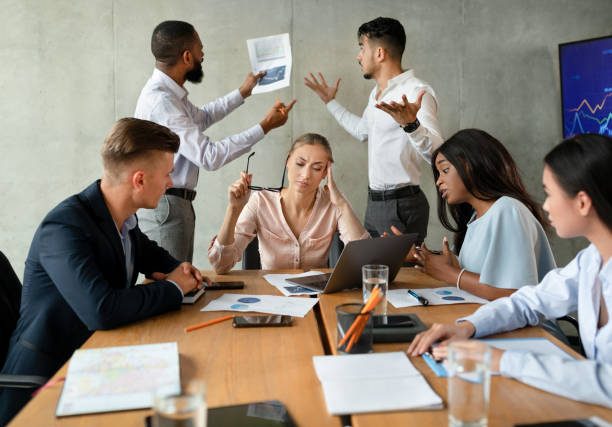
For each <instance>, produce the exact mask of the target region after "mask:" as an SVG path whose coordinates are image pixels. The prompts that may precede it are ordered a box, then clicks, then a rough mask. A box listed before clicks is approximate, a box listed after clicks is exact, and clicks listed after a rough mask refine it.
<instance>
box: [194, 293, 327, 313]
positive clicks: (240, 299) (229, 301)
mask: <svg viewBox="0 0 612 427" xmlns="http://www.w3.org/2000/svg"><path fill="white" fill-rule="evenodd" d="M318 301H319V299H318V298H295V297H294V298H290V297H279V296H274V295H245V294H223V295H221V296H220V297H219V298H217V299H214V300H212V301H211V302H209V303H208V305H207V306H206V307H204V308H203V309H202V310H201V311H241V312H245V311H254V312H256V313H268V314H281V315H286V316H296V317H304V316H305V315H306V314H307V313H308V312H309V311H310V310H312V307H314V305H315V304H316V303H317V302H318Z"/></svg>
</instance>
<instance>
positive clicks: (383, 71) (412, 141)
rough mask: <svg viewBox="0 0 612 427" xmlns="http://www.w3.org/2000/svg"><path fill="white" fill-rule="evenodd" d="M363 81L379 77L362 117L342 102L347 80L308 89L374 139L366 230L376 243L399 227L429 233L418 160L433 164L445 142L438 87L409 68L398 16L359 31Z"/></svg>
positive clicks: (354, 130)
mask: <svg viewBox="0 0 612 427" xmlns="http://www.w3.org/2000/svg"><path fill="white" fill-rule="evenodd" d="M357 35H358V38H359V48H360V49H359V55H357V61H359V65H361V70H362V72H363V77H364V78H366V79H374V80H375V81H376V86H375V87H374V89H372V92H371V93H370V98H369V100H368V105H367V107H366V108H365V111H364V112H363V115H362V116H361V117H359V116H357V115H355V114H353V113H351V112H350V111H348V110H347V109H346V108H344V107H343V106H342V105H340V103H338V101H336V100H335V98H336V93H337V92H338V87H339V85H340V79H338V80H337V81H336V83H335V84H334V85H333V86H329V85H328V84H327V82H326V81H325V78H324V77H323V75H322V74H321V73H319V78H318V79H317V78H316V77H315V76H314V75H313V74H312V73H310V78H308V77H305V78H304V83H305V84H306V86H308V87H309V88H310V89H312V90H313V91H314V92H315V93H316V94H317V95H319V97H320V98H321V100H322V101H323V102H324V103H325V104H326V106H327V110H328V111H329V112H330V113H331V114H332V115H333V116H334V118H335V119H336V120H337V121H338V123H339V124H340V125H341V126H342V127H343V128H344V129H345V130H346V131H347V132H349V133H350V134H351V135H353V136H354V137H355V138H357V139H358V140H360V141H363V142H365V141H368V178H369V189H368V205H367V209H366V216H365V227H366V229H367V230H368V231H369V232H370V234H371V235H372V236H374V237H376V236H379V235H382V234H383V233H384V232H385V231H386V232H389V231H390V227H391V226H392V225H394V226H395V227H397V228H398V229H399V230H400V231H401V232H402V233H408V232H411V233H412V232H416V233H419V238H420V239H421V240H423V239H425V236H426V235H427V222H428V217H429V204H428V202H427V198H426V197H425V195H424V194H423V192H422V191H421V189H420V187H419V182H420V176H421V171H420V167H419V162H420V160H421V158H422V159H425V160H426V161H427V162H429V163H430V162H431V154H432V152H433V151H434V150H435V149H436V148H438V147H439V146H440V145H441V144H442V135H441V133H440V127H439V125H438V119H437V116H436V114H437V110H438V106H437V101H436V95H435V93H434V91H433V89H432V88H431V87H430V86H429V85H428V84H427V83H426V82H424V81H422V80H420V79H418V78H416V77H415V75H414V71H413V70H404V69H403V68H402V54H403V52H404V48H405V45H406V34H405V32H404V27H403V26H402V24H400V23H399V21H397V20H395V19H392V18H382V17H381V18H376V19H374V20H372V21H370V22H366V23H365V24H363V25H361V26H360V27H359V31H358V33H357Z"/></svg>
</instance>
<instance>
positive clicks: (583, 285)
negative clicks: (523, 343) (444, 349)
mask: <svg viewBox="0 0 612 427" xmlns="http://www.w3.org/2000/svg"><path fill="white" fill-rule="evenodd" d="M602 299H603V301H605V304H606V307H607V308H608V311H610V307H612V261H608V262H606V264H605V265H603V266H602V259H601V256H600V254H599V252H598V251H597V248H596V247H595V246H594V245H590V246H589V247H588V248H586V249H584V250H582V251H581V252H579V253H578V255H577V256H576V258H574V259H573V260H572V261H571V262H570V263H569V264H568V265H567V266H566V267H565V268H558V269H555V270H552V271H551V272H550V273H548V274H547V275H546V276H545V277H544V279H543V280H542V282H540V284H539V285H537V286H525V287H522V288H521V289H519V290H518V291H516V292H515V293H513V294H512V295H511V296H510V297H507V298H500V299H498V300H495V301H492V302H490V303H489V304H487V305H485V306H483V307H481V308H480V309H478V310H477V311H476V312H475V313H474V314H472V315H471V316H468V317H465V318H463V319H459V320H458V322H460V321H463V320H467V321H469V322H471V323H472V324H473V325H474V326H475V327H476V334H475V336H476V337H482V336H485V335H490V334H494V333H497V332H503V331H510V330H513V329H517V328H522V327H524V326H526V325H537V324H539V323H540V322H541V320H542V319H543V318H547V319H556V318H559V317H562V316H564V315H566V314H568V313H571V312H573V311H575V310H576V309H577V310H578V318H579V329H580V339H581V340H582V345H583V347H584V351H585V353H586V355H587V357H588V360H573V359H572V360H565V359H562V358H560V357H557V356H552V355H538V354H533V353H527V352H519V351H506V352H504V355H503V356H502V358H501V362H500V372H501V373H502V375H505V376H509V377H513V378H516V379H518V380H520V381H522V382H524V383H527V384H529V385H532V386H534V387H538V388H541V389H543V390H546V391H549V392H551V393H555V394H560V395H562V396H565V397H568V398H570V399H575V400H580V401H583V402H589V403H595V404H598V405H604V406H607V407H610V408H612V322H610V321H608V323H607V324H605V325H603V326H602V327H601V328H598V321H599V311H600V305H601V301H602Z"/></svg>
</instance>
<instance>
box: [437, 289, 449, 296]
mask: <svg viewBox="0 0 612 427" xmlns="http://www.w3.org/2000/svg"><path fill="white" fill-rule="evenodd" d="M436 293H437V294H438V295H451V294H452V292H451V291H448V290H446V289H442V290H440V291H436Z"/></svg>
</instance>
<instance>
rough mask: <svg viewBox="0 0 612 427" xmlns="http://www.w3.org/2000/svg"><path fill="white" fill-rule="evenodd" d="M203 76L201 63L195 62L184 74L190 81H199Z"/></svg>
mask: <svg viewBox="0 0 612 427" xmlns="http://www.w3.org/2000/svg"><path fill="white" fill-rule="evenodd" d="M202 78H204V70H202V63H198V64H196V67H195V68H194V69H193V70H190V71H187V73H186V74H185V80H187V81H188V82H191V83H200V82H201V81H202Z"/></svg>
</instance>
